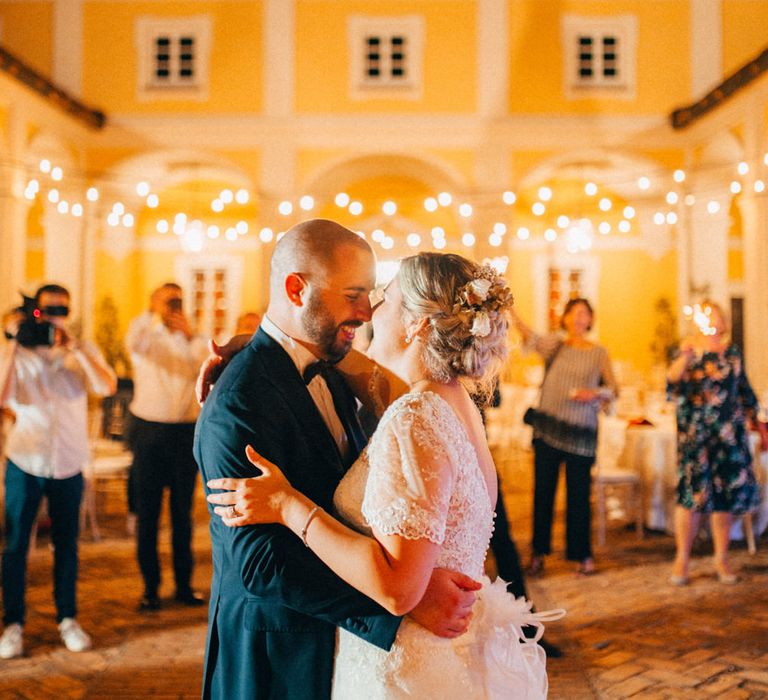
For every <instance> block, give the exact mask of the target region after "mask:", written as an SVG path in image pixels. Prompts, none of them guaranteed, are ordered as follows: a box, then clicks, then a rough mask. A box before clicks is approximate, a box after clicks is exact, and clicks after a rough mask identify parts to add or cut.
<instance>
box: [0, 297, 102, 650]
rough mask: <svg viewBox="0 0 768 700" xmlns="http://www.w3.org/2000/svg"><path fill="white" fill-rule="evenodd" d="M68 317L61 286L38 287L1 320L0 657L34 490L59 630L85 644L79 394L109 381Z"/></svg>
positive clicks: (19, 613) (7, 645)
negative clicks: (6, 414)
mask: <svg viewBox="0 0 768 700" xmlns="http://www.w3.org/2000/svg"><path fill="white" fill-rule="evenodd" d="M68 315H69V292H68V291H67V290H66V289H65V288H64V287H61V286H59V285H55V284H47V285H45V286H43V287H40V289H38V290H37V293H36V294H35V297H34V299H26V298H25V304H24V306H23V307H21V308H19V309H17V310H16V311H15V312H14V313H12V314H10V315H8V316H6V317H5V323H4V326H5V328H4V330H5V333H6V336H7V337H8V338H9V339H10V342H9V343H8V345H7V346H6V348H5V351H4V354H3V357H2V363H0V406H3V407H6V406H7V407H8V408H9V409H10V411H12V413H13V415H14V417H15V422H14V424H13V427H12V428H11V431H10V434H9V436H8V441H7V443H6V446H5V454H6V457H7V463H6V470H5V534H6V543H5V550H4V552H3V557H2V585H3V605H4V610H5V613H4V623H5V631H4V632H3V635H2V637H0V658H3V659H11V658H14V657H17V656H21V654H22V653H23V651H24V641H23V626H24V620H25V614H26V609H25V603H24V599H25V589H26V568H27V552H28V549H29V540H30V533H31V531H32V527H33V525H34V522H35V519H36V517H37V511H38V508H39V506H40V501H41V500H42V498H43V496H45V497H46V498H47V499H48V514H49V515H50V518H51V542H52V544H53V551H54V567H53V578H54V587H53V592H54V600H55V603H56V622H57V623H58V626H59V632H60V634H61V638H62V641H63V642H64V645H65V646H66V647H67V649H69V650H70V651H85V650H86V649H89V648H90V646H91V639H90V637H89V636H88V634H87V633H86V632H84V631H83V629H82V628H81V627H80V625H79V624H78V622H77V620H76V619H75V618H76V615H77V603H76V593H75V588H76V584H77V568H78V557H77V539H78V531H79V525H80V501H81V498H82V493H83V475H82V470H83V468H84V467H85V466H86V464H87V463H88V460H89V456H90V455H89V450H88V428H87V425H88V402H87V398H88V397H87V390H88V389H90V390H91V391H92V392H93V393H95V394H98V395H100V396H110V395H111V394H114V393H115V389H116V386H117V379H116V377H115V373H114V372H113V371H112V369H111V368H110V367H109V366H108V365H107V364H106V362H105V361H104V359H103V358H102V356H101V354H100V353H99V351H98V350H97V349H96V348H95V347H94V346H93V345H91V344H90V343H85V342H81V341H78V340H76V339H75V338H74V337H73V336H72V335H71V334H70V333H69V331H68V330H67V328H66V326H65V319H66V318H67V316H68Z"/></svg>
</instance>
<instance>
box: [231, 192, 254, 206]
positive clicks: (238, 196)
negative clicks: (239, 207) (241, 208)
mask: <svg viewBox="0 0 768 700" xmlns="http://www.w3.org/2000/svg"><path fill="white" fill-rule="evenodd" d="M250 198H251V195H250V194H248V190H246V189H239V190H238V191H237V192H236V193H235V201H236V202H237V203H238V204H248V200H249V199H250Z"/></svg>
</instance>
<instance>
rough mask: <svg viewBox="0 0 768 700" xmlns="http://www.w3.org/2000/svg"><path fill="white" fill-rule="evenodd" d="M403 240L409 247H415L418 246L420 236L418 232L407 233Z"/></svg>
mask: <svg viewBox="0 0 768 700" xmlns="http://www.w3.org/2000/svg"><path fill="white" fill-rule="evenodd" d="M405 242H406V243H407V244H408V245H409V246H410V247H411V248H417V247H418V246H419V244H420V243H421V236H420V235H419V234H418V233H409V234H408V235H407V236H406V237H405Z"/></svg>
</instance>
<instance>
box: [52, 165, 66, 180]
mask: <svg viewBox="0 0 768 700" xmlns="http://www.w3.org/2000/svg"><path fill="white" fill-rule="evenodd" d="M63 178H64V171H63V170H62V169H61V168H60V167H59V166H58V165H57V166H56V167H55V168H52V169H51V179H52V180H56V182H61V180H62V179H63Z"/></svg>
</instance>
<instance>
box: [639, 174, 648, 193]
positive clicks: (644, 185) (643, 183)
mask: <svg viewBox="0 0 768 700" xmlns="http://www.w3.org/2000/svg"><path fill="white" fill-rule="evenodd" d="M637 186H638V187H639V188H640V189H641V190H648V189H650V187H651V181H650V179H649V178H647V177H645V175H643V176H642V177H640V178H638V179H637Z"/></svg>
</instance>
